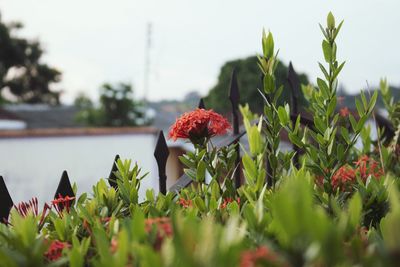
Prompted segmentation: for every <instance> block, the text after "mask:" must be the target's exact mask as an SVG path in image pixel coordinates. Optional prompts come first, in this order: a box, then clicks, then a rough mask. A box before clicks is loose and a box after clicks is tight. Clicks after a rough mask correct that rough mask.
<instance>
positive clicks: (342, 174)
mask: <svg viewBox="0 0 400 267" xmlns="http://www.w3.org/2000/svg"><path fill="white" fill-rule="evenodd" d="M354 181H356V172H355V171H354V169H353V168H351V167H350V166H347V165H345V166H342V167H340V168H339V170H337V171H336V172H335V174H334V175H333V176H332V180H331V184H332V187H333V190H336V188H338V187H339V188H340V190H342V191H345V190H346V189H347V188H348V187H349V186H351V185H352V184H353V183H354Z"/></svg>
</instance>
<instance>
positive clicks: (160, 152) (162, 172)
mask: <svg viewBox="0 0 400 267" xmlns="http://www.w3.org/2000/svg"><path fill="white" fill-rule="evenodd" d="M168 156H169V150H168V146H167V142H166V141H165V137H164V133H163V131H160V133H159V135H158V139H157V145H156V148H155V150H154V157H155V158H156V161H157V166H158V178H159V189H160V193H162V194H164V195H165V194H166V193H167V174H166V167H167V159H168Z"/></svg>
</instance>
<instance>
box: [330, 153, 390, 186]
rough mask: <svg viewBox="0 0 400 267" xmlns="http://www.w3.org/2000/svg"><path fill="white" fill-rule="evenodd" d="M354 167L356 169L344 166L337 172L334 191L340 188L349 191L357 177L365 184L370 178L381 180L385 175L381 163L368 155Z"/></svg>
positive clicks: (334, 178)
mask: <svg viewBox="0 0 400 267" xmlns="http://www.w3.org/2000/svg"><path fill="white" fill-rule="evenodd" d="M354 165H355V168H352V167H350V166H348V165H345V166H342V167H340V168H339V170H337V171H336V172H335V174H334V175H333V176H332V180H331V184H332V187H333V189H334V190H336V188H338V187H339V188H340V189H341V190H342V191H345V190H347V189H349V187H351V186H352V185H353V184H354V182H355V181H356V180H357V178H356V177H357V176H358V177H360V178H361V180H362V181H363V182H364V183H365V182H366V181H367V178H368V177H369V176H371V177H373V178H375V179H380V178H381V177H382V176H383V175H384V172H383V170H382V169H381V168H380V165H379V163H378V162H377V161H375V160H374V159H372V158H369V157H368V156H366V155H363V156H361V157H360V158H359V159H358V160H357V161H355V162H354Z"/></svg>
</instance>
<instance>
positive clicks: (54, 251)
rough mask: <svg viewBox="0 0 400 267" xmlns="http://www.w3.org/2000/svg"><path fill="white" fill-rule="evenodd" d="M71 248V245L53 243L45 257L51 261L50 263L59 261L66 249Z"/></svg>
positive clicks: (59, 242)
mask: <svg viewBox="0 0 400 267" xmlns="http://www.w3.org/2000/svg"><path fill="white" fill-rule="evenodd" d="M68 247H70V244H68V243H66V242H61V241H58V240H54V241H52V242H51V244H50V246H49V248H48V249H47V251H46V253H45V254H44V256H45V257H46V258H47V259H48V260H49V261H55V260H58V259H59V258H60V257H61V256H62V252H63V250H64V248H68Z"/></svg>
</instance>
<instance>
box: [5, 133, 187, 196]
mask: <svg viewBox="0 0 400 267" xmlns="http://www.w3.org/2000/svg"><path fill="white" fill-rule="evenodd" d="M157 134H158V130H156V129H155V128H150V127H138V128H67V129H26V130H8V131H0V175H2V176H3V177H4V179H5V182H6V185H7V187H8V189H9V192H10V194H11V196H12V198H13V201H14V203H16V202H19V201H22V200H29V199H30V198H31V197H34V196H37V197H38V198H39V200H40V201H41V202H42V201H49V200H51V199H52V197H53V196H54V192H55V190H56V188H57V185H58V182H59V179H60V177H61V174H62V171H63V170H67V172H68V174H69V178H70V180H71V183H73V182H75V183H76V184H77V185H78V195H79V194H81V193H83V192H91V191H92V185H93V184H95V183H96V182H97V181H98V180H99V179H100V178H107V177H108V175H109V173H110V170H111V167H112V163H113V160H114V156H115V155H116V154H119V155H120V157H121V158H122V159H132V160H133V163H134V162H135V161H136V162H137V163H138V165H139V166H140V167H141V168H142V170H143V173H145V172H150V173H149V175H148V176H147V177H146V178H145V179H144V180H143V182H142V187H141V192H140V193H141V196H143V195H144V192H145V190H146V189H149V188H153V189H155V191H158V169H157V165H156V161H155V159H154V156H153V153H154V148H155V144H156V141H157ZM175 150H176V151H175ZM180 153H182V152H180V150H179V149H176V148H171V149H170V157H169V159H168V164H167V175H168V176H169V180H171V179H172V180H176V178H177V176H179V175H180V174H181V173H182V172H181V170H180V171H177V168H179V162H178V159H177V155H179V154H180ZM172 180H171V181H172ZM171 181H168V184H171V183H172V182H171ZM42 203H43V202H42Z"/></svg>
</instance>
